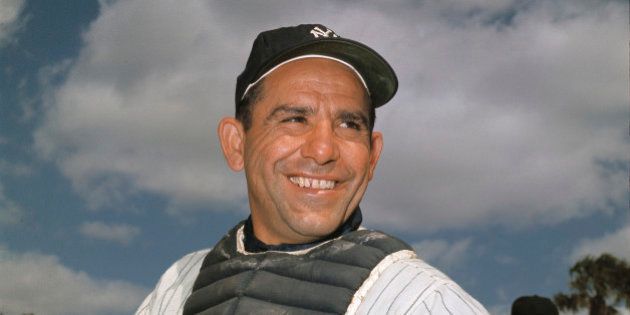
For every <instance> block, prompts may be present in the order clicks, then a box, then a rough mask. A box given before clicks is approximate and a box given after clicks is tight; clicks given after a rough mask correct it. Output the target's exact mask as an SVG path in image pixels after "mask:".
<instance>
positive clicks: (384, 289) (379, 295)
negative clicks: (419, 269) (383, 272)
mask: <svg viewBox="0 0 630 315" xmlns="http://www.w3.org/2000/svg"><path fill="white" fill-rule="evenodd" d="M407 267H408V266H405V267H404V268H401V269H400V270H398V272H397V273H396V274H395V275H394V276H393V277H392V278H391V279H390V280H389V282H387V285H386V286H385V287H384V288H383V290H381V292H379V293H378V296H377V297H376V299H375V300H374V303H372V306H370V309H368V314H369V313H370V312H372V308H374V305H376V304H377V303H376V302H377V301H378V300H379V299H380V298H381V296H382V295H383V292H385V291H386V290H387V288H389V286H390V284H391V283H392V281H394V279H396V278H397V277H398V275H399V274H400V273H401V272H403V270H405V269H407Z"/></svg>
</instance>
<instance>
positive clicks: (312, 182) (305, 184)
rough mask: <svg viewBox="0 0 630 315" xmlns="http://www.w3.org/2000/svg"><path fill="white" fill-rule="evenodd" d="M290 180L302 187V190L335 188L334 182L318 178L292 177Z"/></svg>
mask: <svg viewBox="0 0 630 315" xmlns="http://www.w3.org/2000/svg"><path fill="white" fill-rule="evenodd" d="M289 180H290V181H291V182H292V183H294V184H296V185H298V186H300V187H301V188H312V189H324V190H326V189H333V188H335V181H334V180H325V179H317V178H309V177H301V176H291V177H289Z"/></svg>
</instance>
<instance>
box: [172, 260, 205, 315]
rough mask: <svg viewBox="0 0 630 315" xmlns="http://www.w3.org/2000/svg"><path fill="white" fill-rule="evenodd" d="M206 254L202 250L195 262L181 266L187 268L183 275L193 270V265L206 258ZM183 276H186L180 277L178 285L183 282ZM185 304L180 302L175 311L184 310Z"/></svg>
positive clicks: (179, 312) (180, 311) (181, 311)
mask: <svg viewBox="0 0 630 315" xmlns="http://www.w3.org/2000/svg"><path fill="white" fill-rule="evenodd" d="M207 254H208V253H207V252H206V251H204V253H203V255H199V256H198V259H197V260H195V262H194V263H192V264H190V265H189V266H186V267H184V268H182V269H186V268H188V270H187V271H186V273H185V275H188V274H189V273H190V272H191V271H194V270H193V268H194V267H195V266H197V264H199V261H202V260H204V259H205V258H206V255H207ZM196 272H197V273H198V272H199V270H196ZM184 278H186V277H185V276H184V277H182V280H181V281H180V285H181V283H183V282H184V280H183V279H184ZM195 278H196V277H195ZM191 290H192V288H191ZM185 304H186V303H180V304H179V308H178V309H177V313H178V314H181V313H183V311H184V305H185Z"/></svg>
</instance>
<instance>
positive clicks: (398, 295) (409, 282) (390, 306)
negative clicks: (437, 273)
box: [387, 272, 422, 314]
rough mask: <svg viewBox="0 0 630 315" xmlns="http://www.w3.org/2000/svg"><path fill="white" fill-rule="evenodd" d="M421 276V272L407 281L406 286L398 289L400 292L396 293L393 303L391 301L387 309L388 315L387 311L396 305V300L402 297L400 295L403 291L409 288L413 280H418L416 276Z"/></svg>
mask: <svg viewBox="0 0 630 315" xmlns="http://www.w3.org/2000/svg"><path fill="white" fill-rule="evenodd" d="M421 274H422V272H420V273H417V274H416V275H415V276H413V277H412V278H411V279H409V281H408V282H407V284H405V286H404V287H403V288H402V289H400V291H398V294H396V297H395V298H394V301H392V303H390V304H389V307H388V308H387V313H388V314H389V311H390V310H391V309H392V306H394V304H396V302H397V301H398V298H399V297H400V296H401V295H402V293H403V292H404V291H405V289H407V288H408V287H409V285H410V284H411V283H413V281H414V280H415V279H417V278H418V276H420V275H421Z"/></svg>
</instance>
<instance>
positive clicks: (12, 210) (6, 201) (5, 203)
mask: <svg viewBox="0 0 630 315" xmlns="http://www.w3.org/2000/svg"><path fill="white" fill-rule="evenodd" d="M23 216H24V209H22V207H20V205H18V204H17V203H16V202H15V201H13V200H12V199H11V198H9V197H7V196H6V195H5V194H4V187H3V185H2V183H1V182H0V227H2V226H3V225H4V226H7V225H15V224H18V223H20V219H22V217H23Z"/></svg>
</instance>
